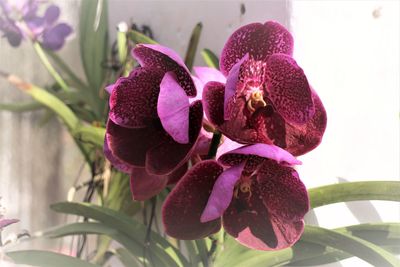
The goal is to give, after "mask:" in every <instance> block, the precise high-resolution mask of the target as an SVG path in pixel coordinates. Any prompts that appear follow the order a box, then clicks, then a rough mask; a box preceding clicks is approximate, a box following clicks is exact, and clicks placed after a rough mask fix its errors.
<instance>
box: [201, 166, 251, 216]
mask: <svg viewBox="0 0 400 267" xmlns="http://www.w3.org/2000/svg"><path fill="white" fill-rule="evenodd" d="M244 164H245V163H244V162H243V163H241V164H239V165H236V166H232V167H230V168H229V169H227V170H225V171H224V172H223V173H221V174H220V175H219V177H218V179H217V181H216V182H215V184H214V187H213V189H212V192H211V195H210V198H209V199H208V202H207V205H206V207H205V209H204V211H203V213H202V215H201V218H200V221H201V222H209V221H212V220H215V219H217V218H219V217H221V216H222V214H223V213H224V211H225V210H226V209H227V208H228V206H229V204H230V203H231V200H232V196H233V189H234V187H235V184H236V182H237V181H238V180H239V179H240V176H241V174H242V171H243V168H244Z"/></svg>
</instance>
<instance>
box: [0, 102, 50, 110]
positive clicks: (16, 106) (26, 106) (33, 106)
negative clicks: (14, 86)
mask: <svg viewBox="0 0 400 267" xmlns="http://www.w3.org/2000/svg"><path fill="white" fill-rule="evenodd" d="M41 108H43V105H42V104H40V103H39V102H27V103H0V110H5V111H12V112H27V111H34V110H38V109H41Z"/></svg>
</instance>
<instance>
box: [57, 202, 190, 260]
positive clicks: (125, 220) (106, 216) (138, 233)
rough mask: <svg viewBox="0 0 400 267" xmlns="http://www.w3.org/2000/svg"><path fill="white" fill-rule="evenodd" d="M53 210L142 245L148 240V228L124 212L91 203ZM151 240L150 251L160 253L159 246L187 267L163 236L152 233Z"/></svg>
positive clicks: (181, 257) (61, 204)
mask: <svg viewBox="0 0 400 267" xmlns="http://www.w3.org/2000/svg"><path fill="white" fill-rule="evenodd" d="M51 208H52V209H53V210H54V211H57V212H63V213H68V214H75V215H79V216H85V217H87V218H91V219H94V220H97V221H99V222H101V223H103V224H105V225H106V226H109V227H112V228H115V229H118V230H119V231H121V232H122V233H124V234H125V235H126V236H127V237H128V238H132V239H138V240H141V242H142V243H144V241H145V240H146V232H147V227H146V226H145V225H143V224H140V223H137V222H135V221H134V220H133V219H132V218H130V217H129V216H127V215H125V214H123V213H122V212H118V211H115V210H111V209H108V208H104V207H100V206H97V205H92V204H89V203H72V202H62V203H57V204H53V205H51ZM151 240H152V241H154V243H153V242H150V246H149V251H155V253H157V252H159V249H157V248H158V246H157V245H159V246H160V248H162V250H163V251H165V253H166V254H168V255H169V256H170V257H171V258H172V259H173V260H174V261H175V262H177V263H178V264H179V266H186V264H187V260H186V258H185V257H184V256H183V255H182V254H181V253H180V251H179V250H178V249H176V248H175V247H174V246H172V245H171V244H170V243H169V242H168V241H167V240H166V239H164V238H163V237H162V236H160V235H158V234H157V233H155V232H154V231H151Z"/></svg>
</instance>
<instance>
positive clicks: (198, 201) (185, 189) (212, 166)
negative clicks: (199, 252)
mask: <svg viewBox="0 0 400 267" xmlns="http://www.w3.org/2000/svg"><path fill="white" fill-rule="evenodd" d="M222 171H223V168H222V167H221V166H220V165H219V164H218V163H217V162H215V161H212V160H208V161H202V162H200V163H198V164H196V165H195V166H194V167H193V168H192V169H190V171H189V172H187V173H186V175H185V176H184V177H182V179H181V180H180V181H179V182H178V184H177V185H176V186H175V188H174V189H173V190H172V192H171V193H170V194H169V195H168V197H167V199H166V200H165V202H164V205H163V207H162V219H163V224H164V229H165V232H166V234H167V235H169V236H172V237H174V238H178V239H184V240H188V239H200V238H204V237H206V236H209V235H211V234H213V233H216V232H217V231H218V230H219V229H220V227H221V220H220V219H219V218H218V219H216V220H213V221H209V222H206V223H202V222H201V221H200V216H201V213H202V212H203V210H204V208H205V206H206V204H207V200H208V198H209V196H210V194H211V191H212V188H213V186H214V183H215V181H216V179H217V178H218V176H219V175H220V174H221V173H222Z"/></svg>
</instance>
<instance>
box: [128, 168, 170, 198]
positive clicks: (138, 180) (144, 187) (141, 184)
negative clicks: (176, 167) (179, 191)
mask: <svg viewBox="0 0 400 267" xmlns="http://www.w3.org/2000/svg"><path fill="white" fill-rule="evenodd" d="M167 182H168V178H167V177H166V176H157V175H151V174H148V173H147V172H146V169H145V168H133V169H132V173H131V192H132V196H133V199H134V200H139V201H142V200H147V199H150V198H152V197H153V196H155V195H157V194H158V193H160V192H161V191H162V190H163V189H164V188H165V187H166V186H167Z"/></svg>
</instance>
